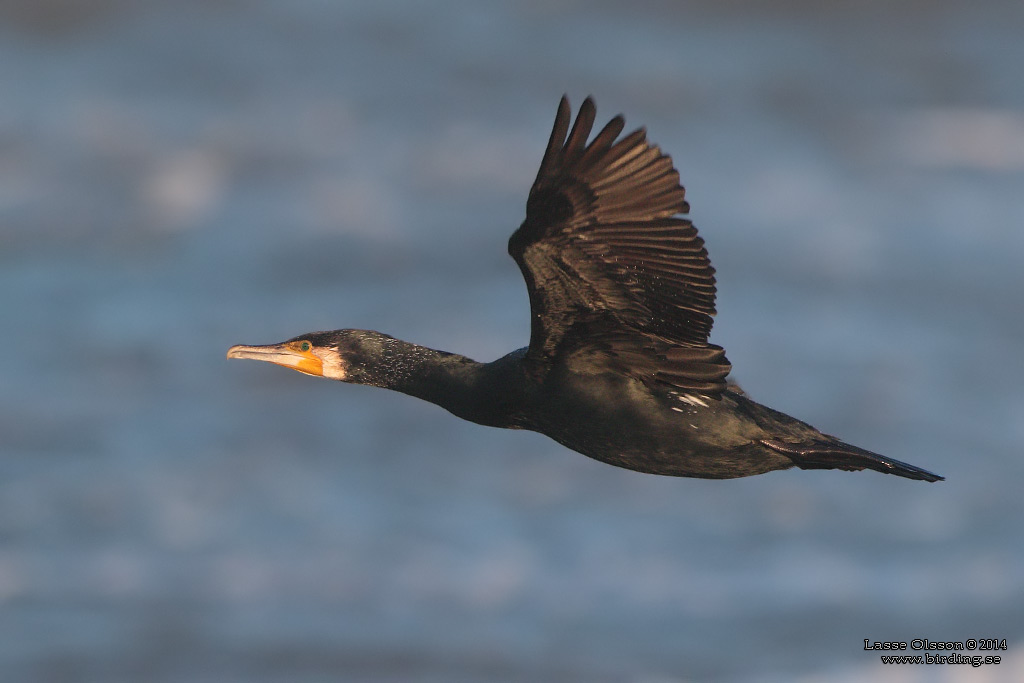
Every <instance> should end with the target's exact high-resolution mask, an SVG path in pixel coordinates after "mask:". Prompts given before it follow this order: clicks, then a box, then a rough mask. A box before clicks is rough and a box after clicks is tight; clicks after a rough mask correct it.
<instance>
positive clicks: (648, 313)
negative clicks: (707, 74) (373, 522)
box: [228, 97, 942, 481]
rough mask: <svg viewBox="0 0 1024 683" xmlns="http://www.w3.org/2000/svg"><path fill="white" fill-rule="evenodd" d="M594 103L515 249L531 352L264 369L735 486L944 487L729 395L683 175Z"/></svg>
mask: <svg viewBox="0 0 1024 683" xmlns="http://www.w3.org/2000/svg"><path fill="white" fill-rule="evenodd" d="M594 117H595V109H594V104H593V102H592V101H591V99H590V98H587V100H586V101H584V103H583V106H582V107H580V111H579V114H578V116H577V117H576V122H575V123H574V124H573V126H572V129H571V130H570V129H569V124H570V119H571V115H570V109H569V103H568V100H566V98H564V97H563V98H562V101H561V103H560V104H559V107H558V114H557V116H556V118H555V126H554V130H553V131H552V133H551V139H550V141H549V142H548V146H547V150H546V151H545V153H544V158H543V160H542V161H541V165H540V171H539V172H538V173H537V179H536V180H535V181H534V184H533V187H532V188H531V189H530V195H529V200H528V201H527V205H526V220H525V221H524V222H523V224H522V225H521V226H520V227H519V229H518V230H516V231H515V233H514V234H513V235H512V237H511V239H510V240H509V243H508V251H509V254H511V255H512V258H514V259H515V261H516V263H517V264H519V268H520V269H521V270H522V272H523V277H524V278H525V279H526V286H527V290H528V291H529V295H530V309H531V325H530V345H529V346H528V347H527V348H524V349H519V350H518V351H514V352H512V353H510V354H508V355H507V356H505V357H503V358H500V359H498V360H496V361H494V362H492V363H478V362H476V361H473V360H470V359H469V358H465V357H463V356H459V355H456V354H451V353H445V352H443V351H435V350H433V349H427V348H424V347H421V346H416V345H415V344H410V343H408V342H404V341H400V340H398V339H394V338H393V337H389V336H387V335H384V334H381V333H379V332H371V331H366V330H337V331H334V332H316V333H312V334H306V335H301V336H299V337H295V338H294V339H291V340H289V341H287V342H284V343H282V344H272V345H269V346H235V347H232V348H231V350H230V351H229V352H228V357H229V358H254V359H257V360H266V361H270V362H274V363H277V364H279V365H284V366H287V367H292V368H294V369H296V370H299V371H301V372H305V373H307V374H312V375H319V376H323V377H328V378H332V379H338V380H342V381H345V382H351V383H356V384H368V385H373V386H378V387H384V388H386V389H393V390H395V391H400V392H403V393H406V394H409V395H411V396H416V397H419V398H422V399H425V400H427V401H430V402H432V403H436V404H437V405H439V406H442V407H443V408H446V409H447V410H449V411H450V412H452V413H454V414H455V415H457V416H459V417H462V418H464V419H467V420H471V421H473V422H477V423H479V424H484V425H489V426H493V427H505V428H510V429H531V430H534V431H537V432H541V433H542V434H546V435H548V436H549V437H551V438H552V439H554V440H556V441H558V442H559V443H562V444H564V445H565V446H567V447H569V448H571V449H573V450H576V451H579V452H580V453H583V454H584V455H588V456H590V457H592V458H595V459H597V460H601V461H603V462H606V463H610V464H612V465H618V466H619V467H625V468H628V469H632V470H637V471H640V472H650V473H653V474H666V475H673V476H681V477H703V478H710V479H725V478H732V477H744V476H749V475H754V474H761V473H763V472H769V471H771V470H780V469H786V468H789V467H793V466H796V467H800V468H803V469H822V468H834V469H844V470H861V469H865V468H867V469H873V470H877V471H879V472H885V473H888V474H897V475H900V476H903V477H907V478H910V479H923V480H925V481H938V480H941V479H942V477H940V476H938V475H935V474H932V473H930V472H927V471H925V470H923V469H920V468H918V467H915V466H913V465H908V464H906V463H903V462H900V461H898V460H894V459H892V458H887V457H885V456H881V455H878V454H876V453H872V452H870V451H866V450H863V449H861V448H857V447H856V446H851V445H850V444H847V443H844V442H842V441H840V440H839V439H836V438H835V437H832V436H829V435H827V434H822V433H821V432H819V431H818V430H816V429H815V428H814V427H811V426H810V425H808V424H806V423H804V422H801V421H800V420H797V419H794V418H792V417H789V416H788V415H785V414H783V413H780V412H778V411H775V410H772V409H771V408H767V407H765V406H763V405H761V404H759V403H755V402H754V401H752V400H750V399H749V398H747V397H746V396H745V395H744V394H743V393H742V392H741V391H740V390H739V389H738V388H736V387H735V386H733V385H729V384H727V383H726V376H727V375H728V374H729V371H730V370H731V366H730V364H729V361H728V360H727V359H726V357H725V352H724V351H723V349H722V348H721V347H719V346H715V345H713V344H709V343H708V334H709V333H710V331H711V325H712V316H713V315H714V314H715V278H714V269H713V268H712V267H711V263H710V261H709V260H708V254H707V250H706V249H705V248H704V241H703V240H702V239H701V238H700V237H699V236H698V235H697V231H696V229H695V228H694V227H693V225H692V224H691V223H690V221H688V220H686V219H685V218H681V217H680V214H685V213H687V212H688V211H689V206H688V205H687V203H686V201H685V199H684V190H683V188H682V186H681V185H680V184H679V174H678V173H677V172H676V170H675V168H673V166H672V160H671V159H670V158H669V157H668V156H667V155H665V154H662V152H661V150H660V149H658V147H656V146H655V145H652V144H650V143H649V142H648V141H647V139H646V134H645V131H644V130H643V129H639V130H637V131H634V132H633V133H630V134H629V135H627V136H625V137H623V138H621V139H618V140H617V138H618V137H619V134H620V133H621V132H622V129H623V127H624V125H625V124H624V121H623V119H622V117H621V116H616V117H615V118H613V119H612V120H611V121H610V122H609V123H608V124H607V125H606V126H605V127H604V128H603V129H602V130H601V132H599V133H598V134H597V135H596V136H595V137H594V138H593V139H592V140H591V141H590V143H589V144H588V143H587V140H588V138H589V137H590V133H591V129H592V127H593V124H594Z"/></svg>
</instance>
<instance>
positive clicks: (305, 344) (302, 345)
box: [299, 341, 312, 351]
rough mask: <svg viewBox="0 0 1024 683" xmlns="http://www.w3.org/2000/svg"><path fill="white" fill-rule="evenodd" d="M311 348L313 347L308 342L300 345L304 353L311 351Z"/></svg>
mask: <svg viewBox="0 0 1024 683" xmlns="http://www.w3.org/2000/svg"><path fill="white" fill-rule="evenodd" d="M310 348H312V347H311V346H310V344H309V342H308V341H304V342H302V343H301V344H299V349H300V350H302V351H309V349H310Z"/></svg>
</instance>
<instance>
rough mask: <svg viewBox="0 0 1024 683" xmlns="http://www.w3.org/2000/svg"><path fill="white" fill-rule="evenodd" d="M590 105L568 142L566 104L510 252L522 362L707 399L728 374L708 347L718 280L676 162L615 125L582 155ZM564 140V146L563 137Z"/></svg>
mask: <svg viewBox="0 0 1024 683" xmlns="http://www.w3.org/2000/svg"><path fill="white" fill-rule="evenodd" d="M594 116H595V108H594V103H593V101H592V100H591V99H590V98H589V97H588V98H587V99H586V100H585V101H584V102H583V105H582V106H581V107H580V111H579V114H578V116H577V117H576V122H575V124H573V127H572V130H571V131H569V121H570V117H571V114H570V109H569V102H568V100H567V99H566V98H565V97H563V98H562V101H561V102H560V103H559V106H558V114H557V116H556V117H555V126H554V129H553V130H552V132H551V139H550V140H549V142H548V146H547V150H546V151H545V153H544V158H543V160H542V161H541V165H540V171H539V172H538V173H537V179H536V180H535V181H534V183H533V187H532V188H531V189H530V197H529V200H528V201H527V204H526V220H525V221H524V222H523V224H522V225H521V226H520V227H519V229H518V230H516V232H515V233H514V234H513V235H512V237H511V239H509V243H508V251H509V254H511V256H512V258H514V259H515V261H516V263H518V264H519V268H520V269H521V270H522V271H523V277H524V278H525V279H526V286H527V289H528V290H529V294H530V309H531V314H532V322H531V329H530V347H529V350H528V352H527V353H528V356H529V357H532V358H534V359H537V360H548V361H551V360H556V359H557V360H560V361H561V362H563V363H571V364H572V365H573V367H574V368H576V369H586V368H588V367H589V368H592V369H593V370H594V371H601V370H605V369H613V370H615V371H619V372H626V373H627V374H631V375H633V376H636V377H638V378H640V379H643V380H644V381H659V382H665V383H668V384H671V385H673V386H676V387H681V388H684V389H691V390H697V391H701V392H705V393H709V394H717V393H720V392H721V391H722V390H723V389H724V387H725V376H726V375H727V374H728V373H729V370H730V365H729V362H728V361H727V360H726V358H725V352H724V351H723V350H722V349H721V347H718V346H714V345H710V344H708V342H707V340H708V334H709V333H710V331H711V324H712V316H713V315H714V314H715V278H714V269H713V268H712V267H711V262H710V261H709V260H708V253H707V250H706V249H705V248H704V241H703V240H702V239H701V238H700V237H699V236H698V235H697V230H696V229H695V228H694V227H693V225H692V224H691V223H690V221H688V220H686V219H684V218H680V217H678V214H683V213H686V212H688V211H689V205H688V204H687V203H686V201H685V200H684V194H685V192H684V190H683V188H682V186H681V185H680V184H679V174H678V172H677V171H676V170H675V168H673V166H672V159H671V158H670V157H668V156H667V155H665V154H662V152H661V150H660V149H659V148H658V147H657V146H655V145H652V144H650V143H649V142H647V138H646V133H645V131H644V129H642V128H641V129H639V130H636V131H634V132H633V133H630V134H629V135H627V136H625V137H624V138H622V139H621V140H618V141H617V142H616V138H617V137H618V136H619V134H620V133H621V132H622V129H623V127H624V125H625V122H624V120H623V118H622V117H621V116H616V117H615V118H613V119H612V120H611V121H609V122H608V124H607V125H606V126H605V127H604V129H603V130H601V132H600V133H598V134H597V136H595V137H594V139H593V140H592V141H591V142H590V144H587V138H588V137H589V136H590V132H591V129H592V127H593V125H594ZM567 134H568V137H566V135H567Z"/></svg>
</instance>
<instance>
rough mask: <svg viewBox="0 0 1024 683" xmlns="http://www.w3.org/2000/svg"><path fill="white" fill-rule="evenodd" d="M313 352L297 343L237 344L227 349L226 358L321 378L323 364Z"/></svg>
mask: <svg viewBox="0 0 1024 683" xmlns="http://www.w3.org/2000/svg"><path fill="white" fill-rule="evenodd" d="M307 346H308V343H307ZM314 350H315V348H314V347H312V346H310V347H309V349H308V350H306V351H303V350H302V348H301V346H300V343H299V342H284V343H283V344H267V345H266V346H244V345H241V344H239V345H237V346H232V347H231V348H230V349H228V358H249V359H251V360H262V361H266V362H268V363H275V364H276V365H280V366H282V367H285V368H291V369H292V370H298V371H299V372H302V373H305V374H307V375H314V376H316V377H323V376H324V362H323V360H321V359H320V357H319V356H317V355H316V354H315V353H314Z"/></svg>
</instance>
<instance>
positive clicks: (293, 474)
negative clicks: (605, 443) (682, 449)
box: [0, 0, 1024, 683]
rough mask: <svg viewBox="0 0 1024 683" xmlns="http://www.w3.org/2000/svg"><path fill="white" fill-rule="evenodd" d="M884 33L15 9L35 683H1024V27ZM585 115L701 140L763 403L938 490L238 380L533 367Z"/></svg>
mask: <svg viewBox="0 0 1024 683" xmlns="http://www.w3.org/2000/svg"><path fill="white" fill-rule="evenodd" d="M777 5H778V4H777ZM890 5H891V3H888V4H887V3H867V4H862V5H857V6H844V7H839V6H837V7H834V8H832V9H825V8H823V7H821V6H819V3H810V2H795V3H783V4H781V5H778V6H776V7H774V8H773V9H770V10H769V9H767V8H764V7H762V6H760V5H759V4H756V3H743V2H741V3H710V2H707V3H704V2H695V3H651V2H639V3H630V4H629V5H628V6H622V7H619V6H617V5H614V4H612V3H604V4H602V5H600V6H596V7H591V6H587V5H584V4H582V3H571V2H570V3H525V4H508V5H500V4H494V5H488V6H482V5H470V6H463V5H462V4H459V3H455V2H440V3H431V4H429V5H421V4H419V3H391V4H387V5H385V4H383V3H365V4H358V3H328V2H312V1H305V2H270V1H268V0H265V1H263V2H250V3H231V2H219V3H210V2H188V1H186V2H181V1H175V2H170V1H165V2H159V1H153V2H148V3H130V2H118V1H116V0H105V1H104V2H96V3H88V4H85V3H80V4H77V3H64V2H56V1H51V2H42V3H41V2H30V1H29V0H23V1H22V0H18V1H13V2H5V3H4V4H3V6H2V8H0V84H2V89H0V90H2V92H3V96H2V97H0V292H2V293H3V294H2V296H0V319H2V320H3V330H4V334H3V351H2V352H0V671H2V672H3V675H2V678H3V680H4V681H7V680H10V681H33V682H34V681H40V682H43V681H45V682H50V681H104V682H105V681H156V682H172V681H173V682H178V681H181V682H189V683H193V682H199V683H203V682H207V681H209V682H229V683H230V682H234V681H239V682H241V681H256V682H259V681H289V682H291V683H306V682H310V683H313V682H319V681H423V682H432V681H480V680H492V681H637V682H655V681H657V682H662V681H688V680H699V681H704V680H715V681H757V682H763V681H793V680H800V681H819V680H820V681H824V680H828V681H836V680H840V681H847V680H848V681H855V680H866V679H872V680H892V681H931V680H941V681H973V680H985V681H1016V680H1024V655H1022V654H1021V649H1020V648H1021V643H1022V642H1024V616H1022V615H1024V543H1022V541H1024V538H1022V533H1021V531H1020V520H1021V519H1022V516H1024V502H1022V500H1024V498H1022V496H1021V491H1022V485H1024V394H1022V392H1021V386H1022V385H1024V363H1022V362H1021V360H1020V359H1021V354H1022V351H1024V305H1022V303H1021V301H1022V294H1024V268H1022V267H1021V263H1022V260H1024V230H1022V229H1021V226H1022V220H1024V192H1021V188H1022V187H1024V80H1022V79H1021V77H1020V65H1021V64H1024V41H1022V40H1020V36H1021V35H1024V6H1022V5H1021V4H1020V3H1018V2H1013V1H1011V0H1007V1H1005V2H999V1H997V2H990V3H986V5H985V7H984V8H980V7H977V8H973V7H972V8H968V7H966V6H961V4H958V3H953V2H933V3H927V4H921V3H898V4H897V5H893V6H890ZM563 92H568V93H569V95H570V96H571V98H572V99H573V102H574V104H578V103H579V102H580V101H581V100H582V98H583V97H584V96H585V95H587V94H593V95H594V96H595V97H596V100H597V104H598V112H599V119H601V120H602V121H603V120H605V119H606V118H608V117H610V116H612V115H614V114H616V113H619V112H624V113H625V114H626V115H627V123H628V124H630V125H646V126H648V129H649V132H650V136H651V138H652V139H654V140H655V141H656V142H658V143H659V144H660V145H661V146H662V147H663V148H664V149H665V150H666V151H668V152H669V153H671V154H672V155H673V158H674V160H675V162H676V165H677V167H678V168H679V170H680V173H681V175H682V178H683V182H684V184H685V185H686V186H687V191H688V198H689V199H690V201H691V204H692V206H693V212H692V217H693V219H694V221H695V222H696V224H697V225H698V227H699V228H700V230H701V233H702V234H703V235H704V237H705V239H706V240H707V244H708V247H709V249H710V252H711V256H712V259H713V261H714V263H715V266H716V268H717V269H718V277H719V306H718V308H719V311H720V313H719V316H718V319H717V321H716V326H715V331H714V333H713V341H716V342H717V343H720V344H722V345H723V346H725V347H726V348H727V350H728V352H729V358H730V360H731V361H732V362H733V364H734V367H735V368H736V372H735V377H736V378H737V380H738V381H739V382H740V383H741V384H742V385H743V386H744V388H745V389H746V390H747V391H748V393H750V394H751V395H752V396H753V397H754V398H756V399H759V400H762V401H763V402H765V403H768V404H770V405H772V406H773V407H776V408H778V409H781V410H784V411H786V412H789V413H792V414H794V415H796V416H799V417H801V418H802V419H805V420H807V421H809V422H811V423H812V424H815V425H816V426H818V427H820V428H821V429H823V430H825V431H828V432H830V433H834V434H837V435H839V436H841V437H843V438H844V439H846V440H848V441H850V442H852V443H856V444H859V445H862V446H864V447H867V448H871V449H873V450H878V451H881V452H884V453H887V454H890V455H892V456H894V457H897V458H900V459H902V460H906V461H908V462H911V463H914V464H916V465H919V466H922V467H925V468H927V469H930V470H933V471H936V472H938V473H941V474H943V475H945V476H946V477H947V478H948V479H947V481H946V482H943V483H940V484H934V485H928V484H925V483H921V482H911V481H907V480H902V479H898V478H895V477H886V476H882V475H879V474H876V473H841V472H801V471H789V472H782V473H773V474H769V475H765V476H762V477H756V478H752V479H749V480H739V481H729V482H709V481H699V480H685V479H668V478H659V477H653V476H646V475H640V474H636V473H632V472H628V471H625V470H620V469H615V468H611V467H608V466H606V465H603V464H600V463H597V462H594V461H591V460H588V459H587V458H584V457H582V456H580V455H578V454H575V453H572V452H569V451H567V450H565V449H563V448H561V447H560V446H558V445H557V444H555V443H553V442H551V441H548V440H546V439H545V438H543V437H541V436H539V435H535V434H529V433H515V432H505V431H499V430H491V429H486V428H483V427H479V426H476V425H472V424H469V423H465V422H461V421H459V420H457V419H455V418H453V417H451V416H450V415H448V414H447V413H444V412H443V411H442V410H440V409H439V408H436V407H434V406H431V405H428V404H425V403H421V402H417V401H415V400H413V399H410V398H407V397H404V396H399V395H392V394H389V393H387V392H383V391H379V390H374V389H370V388H365V387H356V386H347V385H339V384H336V383H331V382H325V381H315V380H312V379H310V378H308V377H303V376H300V375H298V374H297V373H289V372H286V371H284V370H282V369H280V368H274V367H271V366H262V365H256V364H251V363H245V364H243V363H228V362H226V361H225V359H224V353H225V351H226V349H227V347H228V346H230V345H231V344H234V343H267V342H272V341H279V340H282V339H285V338H288V337H291V336H294V335H296V334H299V333H302V332H306V331H311V330H319V329H332V328H335V327H361V328H371V329H377V330H381V331H383V332H387V333H389V334H392V335H395V336H399V337H402V338H405V339H408V340H410V341H415V342H418V343H421V344H425V345H428V346H433V347H436V348H443V349H448V350H452V351H456V352H460V353H463V354H466V355H469V356H472V357H475V358H477V359H479V360H490V359H493V358H496V357H498V356H500V355H503V354H504V353H507V352H508V351H511V350H512V349H514V348H517V347H519V346H522V345H525V343H526V341H527V338H528V304H527V299H526V293H525V289H524V287H523V285H522V282H521V278H520V275H519V273H518V270H517V268H516V267H515V264H514V263H513V262H512V261H511V259H509V258H508V257H507V255H506V254H505V241H506V239H507V237H508V235H509V234H510V233H511V231H512V230H513V229H514V228H515V226H516V225H517V224H518V222H519V221H520V220H521V217H522V212H523V205H524V199H525V195H526V191H527V189H528V187H529V184H530V182H531V181H532V179H533V176H534V174H535V173H536V166H537V163H538V161H539V159H540V155H541V153H542V151H543V146H544V143H545V142H546V140H547V135H548V132H549V130H550V125H551V121H552V117H553V115H554V110H555V106H556V104H557V101H558V97H559V96H560V95H561V94H562V93H563ZM978 637H996V638H1006V639H1007V642H1008V643H1009V650H1008V651H1007V652H1005V653H1003V655H1004V663H1003V664H1002V665H1000V666H989V667H982V668H978V669H974V668H972V667H969V666H968V667H963V666H946V667H935V666H932V667H925V666H922V667H914V666H904V667H883V666H882V665H881V664H880V661H879V658H878V656H877V655H875V654H872V653H869V652H865V651H864V650H863V646H862V644H863V640H864V639H865V638H869V639H872V640H906V641H909V640H911V639H913V638H930V639H932V640H947V639H953V640H965V639H967V638H978Z"/></svg>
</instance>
